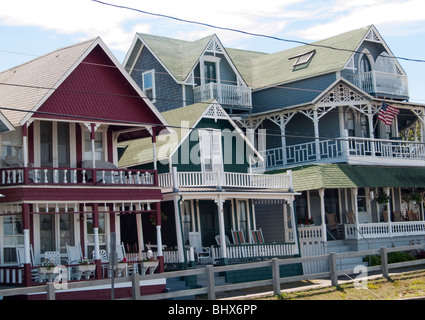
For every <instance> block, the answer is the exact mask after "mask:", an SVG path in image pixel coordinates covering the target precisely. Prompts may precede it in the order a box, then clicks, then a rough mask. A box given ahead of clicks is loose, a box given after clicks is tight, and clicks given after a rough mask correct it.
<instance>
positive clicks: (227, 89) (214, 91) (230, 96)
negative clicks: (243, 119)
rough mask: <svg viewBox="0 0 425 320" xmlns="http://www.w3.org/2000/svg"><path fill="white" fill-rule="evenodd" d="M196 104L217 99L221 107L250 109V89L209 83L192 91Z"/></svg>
mask: <svg viewBox="0 0 425 320" xmlns="http://www.w3.org/2000/svg"><path fill="white" fill-rule="evenodd" d="M193 93H194V99H195V103H196V102H202V101H207V100H211V99H217V101H218V103H220V104H222V105H231V106H235V107H239V108H251V107H252V99H251V88H249V87H242V86H232V85H226V84H218V83H213V82H210V83H208V84H206V85H203V86H197V87H195V88H194V89H193Z"/></svg>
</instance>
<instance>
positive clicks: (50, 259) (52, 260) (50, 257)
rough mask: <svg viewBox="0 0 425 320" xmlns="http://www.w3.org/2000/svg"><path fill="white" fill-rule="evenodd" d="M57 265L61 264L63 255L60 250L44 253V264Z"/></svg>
mask: <svg viewBox="0 0 425 320" xmlns="http://www.w3.org/2000/svg"><path fill="white" fill-rule="evenodd" d="M48 264H50V265H55V266H59V265H60V264H61V256H60V253H59V251H46V252H45V253H44V262H43V263H42V265H48Z"/></svg>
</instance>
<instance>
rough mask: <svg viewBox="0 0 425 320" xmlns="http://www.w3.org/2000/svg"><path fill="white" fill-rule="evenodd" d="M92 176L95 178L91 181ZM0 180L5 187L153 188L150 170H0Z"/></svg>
mask: <svg viewBox="0 0 425 320" xmlns="http://www.w3.org/2000/svg"><path fill="white" fill-rule="evenodd" d="M92 177H96V178H95V179H93V178H92ZM0 179H1V183H2V185H4V186H7V185H58V186H60V185H63V186H70V185H81V186H90V185H93V186H118V185H119V186H123V185H129V186H130V185H131V186H136V185H141V186H157V185H158V184H157V174H156V171H154V170H128V169H100V168H98V169H95V168H45V167H38V168H36V167H26V168H22V167H18V168H12V167H11V168H1V169H0Z"/></svg>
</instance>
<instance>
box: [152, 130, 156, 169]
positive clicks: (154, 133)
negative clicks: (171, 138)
mask: <svg viewBox="0 0 425 320" xmlns="http://www.w3.org/2000/svg"><path fill="white" fill-rule="evenodd" d="M152 150H153V158H152V159H153V169H154V170H156V169H157V163H156V128H155V127H153V128H152Z"/></svg>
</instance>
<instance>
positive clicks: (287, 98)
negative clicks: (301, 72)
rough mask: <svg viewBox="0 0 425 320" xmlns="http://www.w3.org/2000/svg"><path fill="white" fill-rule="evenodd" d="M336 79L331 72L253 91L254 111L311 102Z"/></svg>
mask: <svg viewBox="0 0 425 320" xmlns="http://www.w3.org/2000/svg"><path fill="white" fill-rule="evenodd" d="M335 80H336V74H335V73H330V74H325V75H322V76H319V77H314V78H310V79H306V80H301V81H297V82H293V83H291V84H288V85H279V86H276V87H272V88H268V89H264V90H261V91H256V92H253V94H252V101H253V110H252V112H253V113H257V112H264V111H268V110H275V109H280V108H285V107H289V106H293V105H298V104H303V103H308V102H311V101H312V100H314V99H315V98H316V97H317V96H318V95H319V94H321V93H322V92H323V90H325V89H327V88H328V87H329V86H330V85H331V84H332V83H333V82H335Z"/></svg>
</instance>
